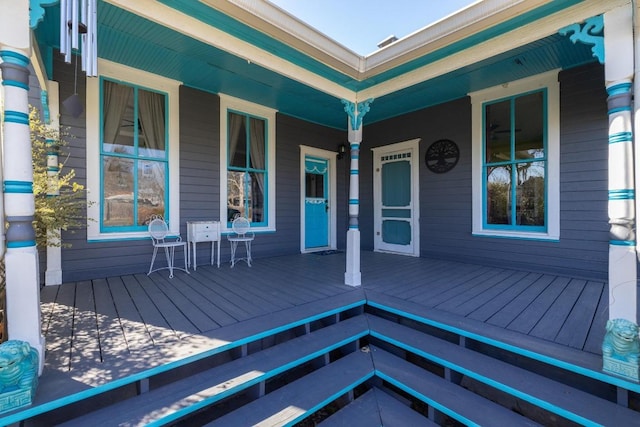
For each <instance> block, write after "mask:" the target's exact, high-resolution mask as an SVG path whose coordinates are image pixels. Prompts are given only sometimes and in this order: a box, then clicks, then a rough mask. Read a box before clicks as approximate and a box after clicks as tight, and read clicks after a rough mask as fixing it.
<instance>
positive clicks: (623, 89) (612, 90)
mask: <svg viewBox="0 0 640 427" xmlns="http://www.w3.org/2000/svg"><path fill="white" fill-rule="evenodd" d="M630 92H631V83H628V82H625V83H616V84H614V85H611V86H608V87H607V93H608V94H609V95H610V96H613V95H624V94H627V93H630Z"/></svg>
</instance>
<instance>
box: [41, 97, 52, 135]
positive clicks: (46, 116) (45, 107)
mask: <svg viewBox="0 0 640 427" xmlns="http://www.w3.org/2000/svg"><path fill="white" fill-rule="evenodd" d="M40 103H41V104H42V115H43V117H42V118H43V120H44V124H45V125H48V124H51V113H50V111H49V93H48V92H47V91H46V90H44V89H42V90H41V91H40ZM49 141H50V140H49V139H47V144H49Z"/></svg>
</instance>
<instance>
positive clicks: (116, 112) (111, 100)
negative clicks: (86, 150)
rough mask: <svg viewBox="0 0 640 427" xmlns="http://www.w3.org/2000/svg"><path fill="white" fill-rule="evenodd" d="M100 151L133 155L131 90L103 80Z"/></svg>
mask: <svg viewBox="0 0 640 427" xmlns="http://www.w3.org/2000/svg"><path fill="white" fill-rule="evenodd" d="M102 99H103V101H102V126H103V127H102V136H103V144H102V150H103V151H105V152H112V153H126V154H133V153H134V142H135V139H134V135H135V131H136V129H135V128H136V126H135V123H134V121H135V118H134V110H133V88H132V87H130V86H125V85H121V84H118V83H114V82H110V81H107V80H105V81H104V85H103V91H102Z"/></svg>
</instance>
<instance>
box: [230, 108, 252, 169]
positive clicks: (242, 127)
mask: <svg viewBox="0 0 640 427" xmlns="http://www.w3.org/2000/svg"><path fill="white" fill-rule="evenodd" d="M227 132H228V133H229V153H228V156H229V165H230V166H236V167H239V168H246V167H247V129H246V117H245V116H241V115H240V114H235V113H229V123H228V129H227Z"/></svg>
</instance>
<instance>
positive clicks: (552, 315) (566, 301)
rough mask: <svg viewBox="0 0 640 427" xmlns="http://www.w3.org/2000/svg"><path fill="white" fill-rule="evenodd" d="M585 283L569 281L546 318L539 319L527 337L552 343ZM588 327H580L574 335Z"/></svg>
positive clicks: (582, 281) (574, 280)
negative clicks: (530, 336) (531, 336)
mask: <svg viewBox="0 0 640 427" xmlns="http://www.w3.org/2000/svg"><path fill="white" fill-rule="evenodd" d="M586 283H587V282H586V281H585V280H576V279H572V280H570V281H569V283H568V284H567V286H566V287H565V288H564V290H563V291H562V293H560V295H559V296H558V298H557V299H556V300H555V301H554V302H553V304H552V305H551V307H549V310H548V313H546V316H544V317H543V318H542V319H540V321H539V322H538V323H537V324H536V326H535V327H534V328H533V329H532V330H531V332H530V334H529V335H533V336H535V337H538V338H542V339H546V340H549V341H553V340H554V339H555V337H556V336H557V335H558V332H559V331H560V329H561V328H562V325H563V324H564V322H565V320H566V318H567V316H569V313H571V309H573V306H574V304H575V302H576V300H577V299H578V297H579V296H580V294H581V293H582V290H583V289H584V286H585V285H586ZM588 326H589V325H586V324H585V325H581V327H580V328H579V329H578V330H577V331H576V333H580V330H581V329H584V328H586V327H588Z"/></svg>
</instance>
